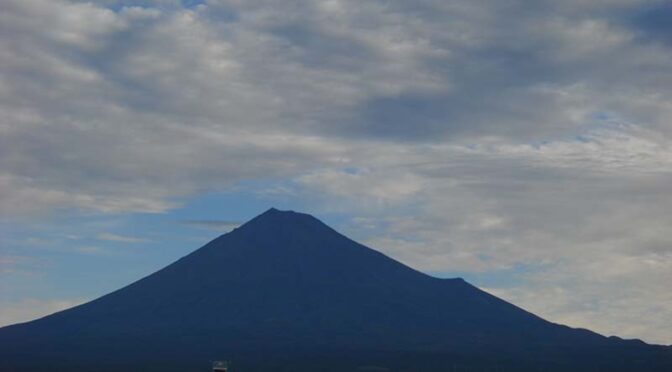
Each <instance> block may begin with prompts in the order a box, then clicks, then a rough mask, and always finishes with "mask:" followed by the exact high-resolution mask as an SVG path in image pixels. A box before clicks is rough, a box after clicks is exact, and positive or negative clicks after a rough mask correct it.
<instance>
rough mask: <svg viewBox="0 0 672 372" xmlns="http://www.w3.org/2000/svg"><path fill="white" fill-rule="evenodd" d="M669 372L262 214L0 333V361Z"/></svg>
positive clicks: (623, 349) (460, 286) (297, 220)
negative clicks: (88, 297) (146, 271)
mask: <svg viewBox="0 0 672 372" xmlns="http://www.w3.org/2000/svg"><path fill="white" fill-rule="evenodd" d="M220 358H228V359H232V360H233V361H234V363H237V366H238V367H239V368H238V369H239V370H241V371H254V370H269V369H271V368H272V369H274V370H306V371H307V370H323V371H326V370H330V368H333V370H355V369H356V368H357V367H358V366H364V365H377V366H386V367H394V369H397V370H398V369H401V370H403V369H404V368H408V369H413V370H418V369H420V370H426V371H440V370H446V369H448V368H456V369H457V368H461V367H464V368H467V367H471V368H497V369H499V370H512V371H513V370H516V371H521V370H535V371H536V370H538V368H544V370H558V371H560V370H568V368H569V369H572V370H577V371H579V370H585V371H593V370H595V371H597V370H600V369H603V368H606V367H608V368H609V369H610V370H623V371H626V370H633V368H634V369H636V370H639V371H670V370H672V368H670V367H671V366H672V362H671V361H672V352H671V351H670V349H669V348H666V347H658V346H651V345H646V344H644V343H642V342H638V341H624V340H620V339H615V338H605V337H603V336H600V335H598V334H595V333H592V332H589V331H586V330H577V329H571V328H568V327H565V326H561V325H556V324H553V323H550V322H547V321H545V320H543V319H541V318H539V317H536V316H535V315H533V314H530V313H528V312H526V311H524V310H522V309H520V308H517V307H515V306H513V305H511V304H509V303H507V302H505V301H502V300H500V299H498V298H496V297H494V296H492V295H489V294H487V293H485V292H483V291H481V290H479V289H477V288H476V287H473V286H471V285H470V284H468V283H466V282H465V281H463V280H462V279H438V278H434V277H430V276H428V275H425V274H422V273H420V272H418V271H415V270H413V269H411V268H409V267H407V266H404V265H402V264H400V263H399V262H397V261H394V260H392V259H390V258H388V257H386V256H384V255H383V254H381V253H378V252H376V251H374V250H371V249H369V248H366V247H364V246H362V245H360V244H358V243H356V242H354V241H352V240H350V239H348V238H346V237H344V236H342V235H340V234H339V233H337V232H336V231H334V230H332V229H331V228H329V227H328V226H326V225H324V224H323V223H322V222H320V221H319V220H317V219H315V218H314V217H312V216H309V215H305V214H300V213H295V212H281V211H278V210H275V209H271V210H269V211H267V212H265V213H263V214H262V215H260V216H258V217H256V218H254V219H253V220H251V221H249V222H248V223H246V224H245V225H243V226H241V227H240V228H238V229H236V230H234V231H232V232H231V233H229V234H226V235H222V236H220V237H219V238H217V239H215V240H213V241H212V242H210V243H208V244H207V245H205V246H204V247H202V248H200V249H198V250H196V251H195V252H193V253H191V254H190V255H188V256H186V257H184V258H182V259H180V260H178V261H177V262H175V263H173V264H171V265H169V266H167V267H166V268H164V269H162V270H160V271H158V272H156V273H154V274H152V275H150V276H148V277H146V278H144V279H142V280H140V281H138V282H136V283H133V284H131V285H129V286H127V287H125V288H122V289H120V290H118V291H116V292H113V293H111V294H108V295H106V296H103V297H101V298H99V299H97V300H94V301H91V302H89V303H87V304H84V305H81V306H78V307H75V308H72V309H69V310H66V311H62V312H60V313H56V314H53V315H51V316H48V317H45V318H42V319H39V320H36V321H33V322H29V323H24V324H19V325H14V326H10V327H5V328H3V329H0V369H2V370H39V369H40V368H42V367H44V365H45V363H47V364H48V365H49V366H50V368H45V370H47V369H49V370H54V368H56V369H60V370H76V369H81V370H119V369H124V370H151V369H156V370H207V363H208V361H209V360H213V359H220Z"/></svg>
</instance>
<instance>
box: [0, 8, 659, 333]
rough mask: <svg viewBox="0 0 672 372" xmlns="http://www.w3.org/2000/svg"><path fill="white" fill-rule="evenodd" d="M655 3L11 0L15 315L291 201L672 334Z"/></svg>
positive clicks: (0, 139)
mask: <svg viewBox="0 0 672 372" xmlns="http://www.w3.org/2000/svg"><path fill="white" fill-rule="evenodd" d="M669 13H670V6H669V4H666V2H664V1H656V0H650V1H649V0H619V1H599V0H595V1H578V0H577V1H563V2H557V1H550V0H549V1H538V2H535V4H534V5H530V3H529V2H527V1H522V0H512V1H507V2H502V1H484V2H473V1H466V0H465V1H462V0H454V1H438V0H437V1H434V0H426V1H420V2H405V1H394V0H393V1H378V0H370V1H354V0H353V1H350V0H324V1H302V0H301V1H295V2H288V3H285V4H283V6H282V7H278V6H277V4H275V3H272V2H267V1H263V0H258V1H257V0H250V1H244V2H241V1H234V0H207V1H178V0H142V1H140V0H137V1H136V0H106V1H98V2H87V1H67V0H50V1H47V0H29V1H26V0H21V1H20V0H9V1H3V2H2V4H0V50H1V51H2V52H0V308H2V312H0V325H4V324H10V323H14V322H18V321H25V320H29V319H33V318H35V317H39V316H43V315H46V314H48V313H51V312H53V311H57V310H60V309H63V308H66V307H68V306H72V305H74V304H78V303H81V302H83V301H87V300H90V299H93V298H95V297H97V296H99V295H102V294H105V293H107V292H109V291H111V290H114V289H116V288H119V287H120V286H123V285H126V284H129V283H131V282H133V281H134V280H137V279H139V278H141V277H143V276H145V275H147V274H149V273H151V272H153V271H155V270H157V269H159V268H161V267H163V266H165V265H166V264H168V263H170V262H172V261H174V260H175V259H177V258H179V257H181V256H183V255H185V254H187V253H189V252H191V251H193V250H194V249H196V248H198V247H200V246H201V245H202V244H204V243H205V242H207V241H209V240H210V239H212V238H214V237H216V236H218V235H219V234H222V233H225V232H227V231H228V230H230V229H231V228H232V227H234V226H235V225H236V224H238V223H241V222H243V221H246V220H248V219H250V218H251V217H254V216H255V215H257V214H259V213H261V212H263V211H265V210H266V209H268V208H270V207H276V208H279V209H291V210H297V211H303V212H308V213H311V214H314V215H315V216H316V217H318V218H320V219H322V220H323V221H324V222H326V223H328V224H330V225H331V226H333V227H335V228H336V229H337V230H339V231H341V232H343V233H344V234H346V235H348V236H350V237H352V238H354V239H356V240H358V241H360V242H362V243H364V244H367V245H369V246H371V247H373V248H375V249H378V250H380V251H382V252H384V253H386V254H388V255H390V256H392V257H394V258H396V259H398V260H400V261H402V262H404V263H406V264H408V265H410V266H412V267H414V268H417V269H419V270H422V271H424V272H428V273H431V274H433V275H437V276H442V277H453V276H462V277H465V278H466V279H468V280H469V281H471V282H472V283H474V284H476V285H479V286H481V287H482V288H484V289H486V290H488V291H490V292H492V293H494V294H496V295H498V296H501V297H502V298H504V299H506V300H509V301H511V302H514V303H515V304H517V305H519V306H522V307H524V308H526V309H528V310H530V311H532V312H535V313H537V314H539V315H541V316H543V317H546V318H548V319H549V320H552V321H556V322H560V323H566V324H569V325H572V326H579V327H586V328H590V329H594V330H596V331H598V332H601V333H605V334H617V335H620V336H623V337H637V338H642V339H644V340H647V341H650V342H658V343H666V344H670V343H672V339H670V335H671V334H672V323H670V322H669V319H672V294H670V291H669V289H668V284H667V283H670V282H672V236H671V235H670V234H669V232H668V230H669V226H670V224H671V223H672V216H671V215H670V213H669V210H670V209H671V208H672V196H671V195H670V192H669V186H668V185H669V184H670V182H671V181H672V125H670V118H672V106H670V104H669V102H672V90H671V89H670V87H671V86H672V67H671V66H672V63H671V62H672V44H671V43H670V40H672V38H671V37H670V35H671V33H670V27H669V26H668V25H667V23H665V22H664V21H661V20H664V19H666V18H665V17H664V16H665V15H669Z"/></svg>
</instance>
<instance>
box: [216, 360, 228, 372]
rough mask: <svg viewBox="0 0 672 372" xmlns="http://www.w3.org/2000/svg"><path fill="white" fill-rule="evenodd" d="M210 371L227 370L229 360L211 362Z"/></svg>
mask: <svg viewBox="0 0 672 372" xmlns="http://www.w3.org/2000/svg"><path fill="white" fill-rule="evenodd" d="M212 372H229V362H228V361H226V360H224V361H219V360H218V361H214V362H212Z"/></svg>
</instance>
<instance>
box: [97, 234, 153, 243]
mask: <svg viewBox="0 0 672 372" xmlns="http://www.w3.org/2000/svg"><path fill="white" fill-rule="evenodd" d="M96 238H97V239H99V240H106V241H110V242H117V243H128V244H137V243H147V242H149V241H151V240H149V239H146V238H138V237H135V236H124V235H118V234H112V233H109V232H103V233H100V234H98V235H97V236H96Z"/></svg>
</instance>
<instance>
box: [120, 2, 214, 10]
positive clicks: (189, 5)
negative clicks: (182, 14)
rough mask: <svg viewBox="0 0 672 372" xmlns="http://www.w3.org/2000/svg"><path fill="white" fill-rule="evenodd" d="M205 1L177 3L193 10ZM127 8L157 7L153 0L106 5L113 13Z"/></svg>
mask: <svg viewBox="0 0 672 372" xmlns="http://www.w3.org/2000/svg"><path fill="white" fill-rule="evenodd" d="M206 2H207V0H181V1H180V2H179V3H180V4H181V5H182V7H184V8H194V7H196V6H199V5H201V4H205V3H206ZM127 6H135V7H141V8H153V7H156V6H157V2H156V1H153V0H118V1H115V2H111V3H110V4H109V5H107V8H108V9H111V10H113V11H115V12H118V11H120V10H121V9H122V8H124V7H127Z"/></svg>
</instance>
